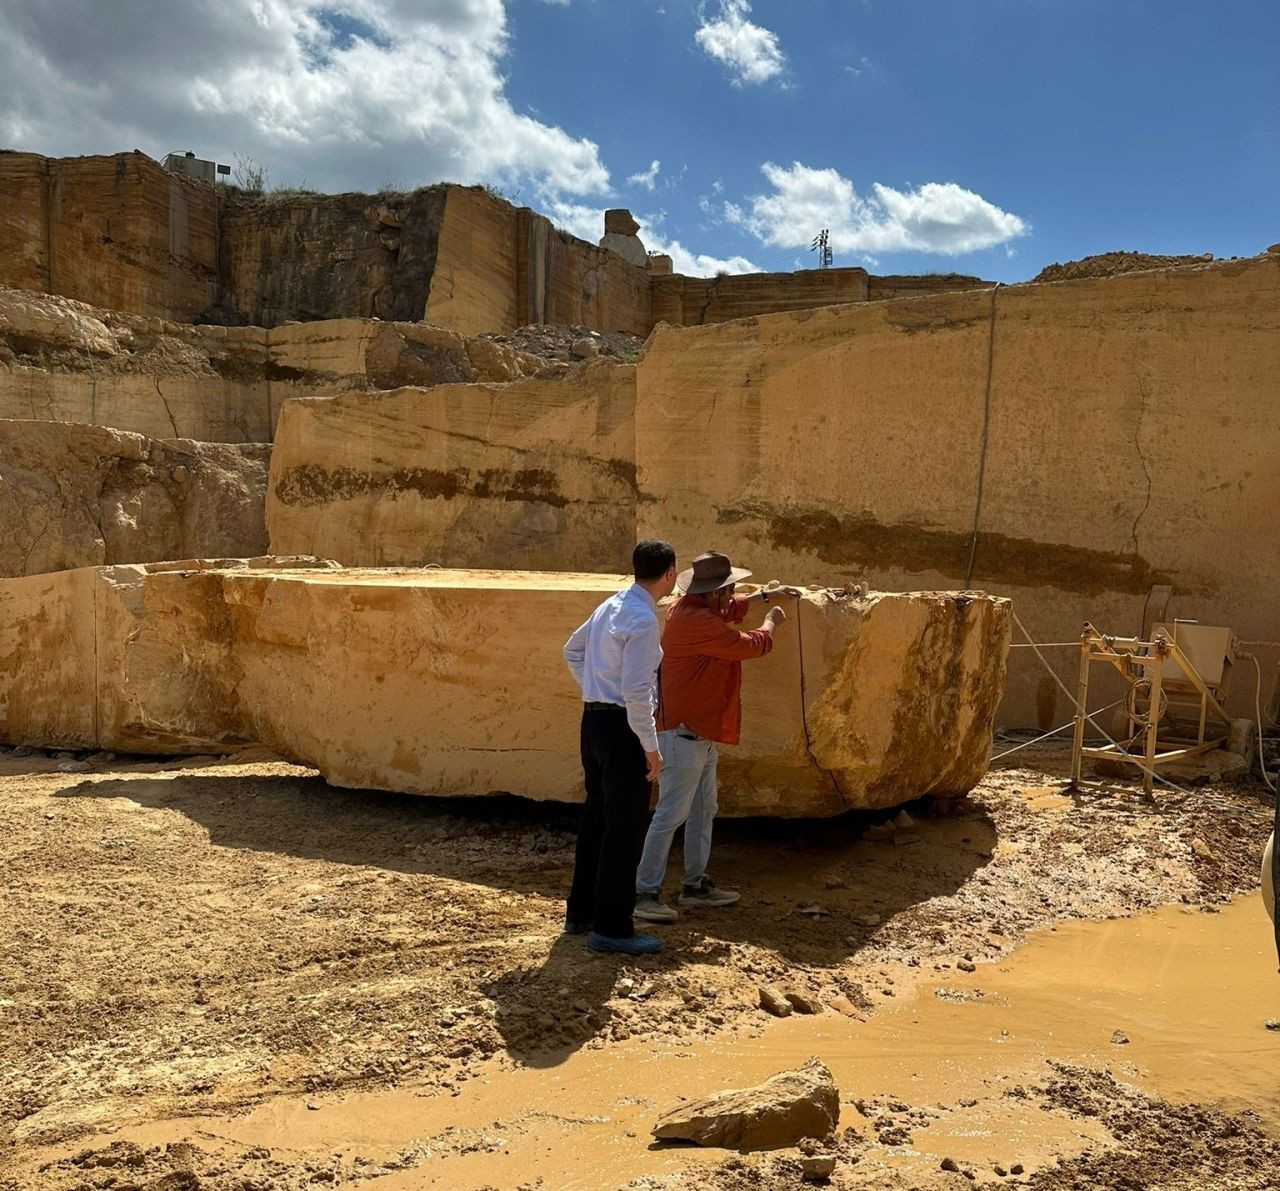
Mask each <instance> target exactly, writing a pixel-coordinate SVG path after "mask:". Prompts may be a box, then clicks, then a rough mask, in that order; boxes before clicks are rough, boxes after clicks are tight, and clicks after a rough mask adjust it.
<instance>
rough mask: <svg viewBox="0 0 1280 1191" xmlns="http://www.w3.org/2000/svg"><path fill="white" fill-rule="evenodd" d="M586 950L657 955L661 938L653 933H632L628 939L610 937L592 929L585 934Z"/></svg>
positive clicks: (660, 945)
mask: <svg viewBox="0 0 1280 1191" xmlns="http://www.w3.org/2000/svg"><path fill="white" fill-rule="evenodd" d="M587 950H588V951H598V952H600V953H601V954H602V955H607V954H616V955H657V954H658V952H659V951H661V950H662V940H661V939H655V938H654V937H653V935H632V936H631V937H630V938H629V939H611V938H610V937H609V936H608V935H602V934H598V933H597V932H596V931H592V932H591V933H590V934H589V935H588V936H587Z"/></svg>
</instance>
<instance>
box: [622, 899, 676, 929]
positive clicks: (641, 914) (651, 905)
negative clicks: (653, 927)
mask: <svg viewBox="0 0 1280 1191" xmlns="http://www.w3.org/2000/svg"><path fill="white" fill-rule="evenodd" d="M631 916H632V917H633V918H639V919H640V921H641V922H674V921H675V920H676V919H677V918H679V917H680V915H679V914H677V913H676V912H675V910H673V909H672V908H671V907H670V906H667V905H663V903H662V902H660V901H659V900H658V899H657V898H656V897H649V896H647V895H646V894H639V895H637V897H636V908H635V912H634V913H633V914H632V915H631Z"/></svg>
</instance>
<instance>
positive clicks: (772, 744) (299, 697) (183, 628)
mask: <svg viewBox="0 0 1280 1191" xmlns="http://www.w3.org/2000/svg"><path fill="white" fill-rule="evenodd" d="M623 582H624V581H623V580H621V579H619V578H611V577H609V576H599V575H573V574H568V575H564V574H521V573H510V572H496V571H488V572H485V571H443V570H428V571H413V572H396V571H365V572H361V571H346V570H305V569H296V568H295V569H277V568H270V567H261V566H253V565H247V566H239V567H227V566H223V565H221V564H216V563H211V564H168V565H166V566H165V567H153V568H144V567H136V568H129V567H116V568H104V569H102V570H83V571H74V572H65V573H63V574H60V575H51V576H44V577H37V578H33V579H24V580H11V581H7V582H5V583H0V612H2V613H3V614H4V615H3V616H2V617H0V623H2V624H3V628H0V654H2V655H3V656H6V657H7V658H8V659H9V661H10V665H9V668H8V669H7V671H6V672H5V673H4V674H3V675H0V739H4V740H5V741H7V742H9V743H13V744H36V745H49V744H54V745H60V746H64V747H85V748H89V747H104V748H113V749H117V750H134V751H155V752H183V751H186V752H201V751H205V750H207V749H211V748H217V747H219V746H222V745H225V744H226V743H228V742H230V741H243V740H256V741H260V742H262V743H264V744H266V745H268V746H270V747H271V748H273V749H275V750H276V751H278V752H280V753H282V754H283V755H285V756H288V757H291V758H293V759H295V760H297V761H299V762H302V763H304V764H308V765H313V766H315V767H316V768H317V769H319V770H320V772H321V773H322V774H324V776H325V777H326V778H327V779H328V780H329V781H330V782H332V783H333V784H335V785H340V786H349V787H357V788H374V789H383V790H397V791H403V792H408V793H417V794H432V795H452V796H458V795H484V794H491V793H500V792H507V793H514V794H519V795H522V796H524V797H528V798H534V799H556V800H562V801H576V800H578V799H580V798H581V773H580V768H579V760H578V721H579V718H580V708H581V703H580V695H579V692H578V691H577V689H576V687H575V686H574V684H573V682H572V679H571V678H570V676H569V674H568V672H567V670H566V668H565V666H564V662H563V659H562V657H561V652H560V651H561V646H562V644H563V642H564V640H565V639H566V638H567V637H568V636H569V634H570V633H571V632H572V630H573V629H574V628H575V627H576V626H577V625H578V624H579V623H581V621H582V620H584V619H585V618H586V617H587V615H589V614H590V612H591V610H592V608H594V607H595V605H596V604H597V603H598V602H599V601H600V600H602V599H604V598H605V597H606V596H607V595H608V594H610V592H612V591H616V590H617V589H618V587H619V586H620V585H621V584H622V583H623ZM793 612H794V613H795V615H793V617H792V621H791V622H789V623H788V624H787V625H785V626H784V627H783V629H782V630H781V631H780V633H779V635H778V644H777V647H776V648H775V649H774V651H773V653H772V654H770V655H769V656H768V657H767V658H764V659H761V660H759V661H758V662H754V663H750V664H748V665H746V666H745V668H744V735H743V744H742V745H741V746H738V747H736V748H726V749H725V750H723V753H722V759H721V770H720V773H721V789H720V804H721V809H722V811H723V813H726V814H730V815H750V814H775V815H784V816H796V817H808V816H828V815H834V814H838V813H840V812H841V811H843V810H845V809H849V808H854V807H874V806H891V805H894V804H896V803H900V802H904V801H907V800H909V799H911V798H914V797H916V796H918V795H920V794H923V793H925V792H932V793H934V794H937V795H944V796H947V795H959V794H962V793H964V792H966V791H967V790H969V789H970V788H972V786H973V785H974V784H976V782H977V781H978V780H979V778H980V777H981V776H982V774H983V772H984V771H985V768H986V761H987V756H988V752H989V749H990V743H991V724H992V717H993V715H994V712H995V707H996V704H997V703H998V701H999V698H1000V693H1001V687H1002V679H1003V673H1004V657H1005V650H1006V647H1007V643H1008V606H1007V604H1006V603H1005V602H1004V601H1001V600H995V599H990V598H988V597H984V596H976V595H956V594H948V593H910V594H877V595H871V596H868V597H865V598H855V597H852V596H849V597H845V596H840V595H836V594H833V593H828V592H812V593H809V594H808V595H807V596H806V597H805V598H804V600H803V601H802V602H801V603H800V605H799V607H798V609H797V608H793ZM801 634H803V642H804V658H803V667H802V665H801V658H800V652H799V650H798V647H797V646H798V638H799V637H800V636H801ZM49 658H53V659H55V661H54V664H53V666H52V667H49V666H47V665H46V663H47V660H48V659H49ZM193 659H194V660H193ZM802 672H803V689H804V692H805V698H803V699H802V697H801V689H802V682H801V676H802Z"/></svg>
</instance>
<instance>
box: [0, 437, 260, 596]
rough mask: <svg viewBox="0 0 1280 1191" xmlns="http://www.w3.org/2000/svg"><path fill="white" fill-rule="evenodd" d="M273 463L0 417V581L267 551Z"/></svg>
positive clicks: (214, 447)
mask: <svg viewBox="0 0 1280 1191" xmlns="http://www.w3.org/2000/svg"><path fill="white" fill-rule="evenodd" d="M269 454H270V447H268V446H266V445H265V444H252V443H244V444H231V443H201V442H192V441H191V440H189V439H172V440H169V441H164V442H162V441H160V440H158V439H152V438H146V437H144V436H143V435H140V434H128V433H126V432H125V431H122V430H109V429H107V428H106V427H103V426H86V425H77V424H73V423H69V422H39V421H36V422H32V421H11V420H0V576H11V575H34V574H38V573H40V572H42V571H59V570H70V569H74V568H76V567H87V566H97V565H100V564H103V563H130V562H159V561H162V560H164V559H169V558H191V557H229V558H244V557H252V556H254V555H259V554H262V553H263V552H264V551H265V550H266V545H267V530H266V516H265V507H266V489H267V459H268V455H269Z"/></svg>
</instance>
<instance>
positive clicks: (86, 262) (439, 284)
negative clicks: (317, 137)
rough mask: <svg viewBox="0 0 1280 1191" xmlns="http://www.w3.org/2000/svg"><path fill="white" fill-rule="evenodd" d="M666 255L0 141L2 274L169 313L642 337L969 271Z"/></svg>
mask: <svg viewBox="0 0 1280 1191" xmlns="http://www.w3.org/2000/svg"><path fill="white" fill-rule="evenodd" d="M622 214H624V215H625V212H623V213H622ZM614 239H615V240H617V239H618V237H616V236H615V237H614ZM624 239H625V237H624ZM634 244H635V245H636V246H637V247H639V241H638V240H636V241H634ZM640 251H641V255H643V251H642V249H641V250H640ZM669 269H670V260H669V258H661V260H648V261H644V262H643V263H641V264H637V263H635V262H634V261H629V260H626V259H624V257H623V256H622V255H619V254H618V253H616V252H613V251H609V250H607V249H605V248H601V247H599V246H598V245H595V244H589V243H587V242H586V241H584V240H580V239H578V238H577V237H575V236H571V235H570V234H569V233H568V232H565V231H561V230H559V229H558V228H556V227H555V226H554V225H553V224H552V223H551V221H550V220H549V219H547V218H546V217H545V216H542V215H539V214H538V213H537V212H535V211H532V210H530V209H529V208H527V207H516V206H514V205H512V204H511V203H509V202H507V201H506V200H505V199H503V198H501V197H499V196H497V195H495V194H493V193H490V192H489V191H486V190H484V189H483V188H481V187H465V186H455V185H449V184H439V185H435V186H428V187H423V188H421V189H419V190H416V191H413V192H412V193H400V192H391V191H388V192H383V193H380V194H377V195H366V194H339V195H321V194H309V193H305V192H269V193H266V194H261V195H253V194H246V193H244V192H241V191H236V190H232V189H229V188H227V187H213V186H209V185H207V184H205V183H203V182H198V181H196V180H194V179H191V178H186V177H183V176H180V175H176V174H170V173H168V172H167V171H165V170H164V169H163V168H162V167H161V166H160V165H159V164H158V163H157V162H155V161H153V160H151V158H149V157H147V156H146V155H145V154H143V153H140V152H137V151H135V152H133V153H120V154H115V155H113V156H101V157H69V158H48V157H41V156H40V155H38V154H35V153H16V152H0V285H7V286H12V287H14V288H17V289H24V290H31V291H36V292H41V293H50V294H60V295H63V296H66V297H69V298H74V299H76V300H78V301H81V302H86V303H89V304H92V305H96V306H101V307H105V308H107V309H110V310H114V311H118V312H122V313H131V314H140V315H146V316H152V317H156V318H162V319H165V320H169V321H173V322H188V323H189V322H201V323H212V324H216V325H222V326H246V325H247V326H254V327H266V328H274V327H279V326H281V325H282V324H284V323H286V322H290V321H301V322H310V321H317V320H324V319H338V318H377V319H382V320H383V321H395V322H418V321H425V322H428V323H431V324H433V325H436V326H440V327H444V328H446V329H449V330H452V331H456V332H458V333H460V334H464V335H477V334H481V333H485V332H505V331H511V330H514V329H516V328H517V327H521V326H527V325H529V324H531V323H552V324H576V325H581V326H586V327H590V328H592V329H594V330H599V331H621V332H626V333H627V334H633V335H641V336H644V335H647V334H648V333H649V332H650V331H651V330H652V329H653V327H654V326H655V325H656V324H657V323H658V322H669V323H676V324H678V325H698V324H702V323H709V322H723V321H725V320H727V319H733V318H740V317H744V316H748V315H756V314H762V313H767V312H771V311H779V310H793V309H803V308H808V307H812V306H819V305H829V304H832V303H839V302H860V301H866V300H867V299H868V297H870V298H872V299H875V298H884V297H891V296H896V295H899V294H902V293H904V292H913V293H914V292H920V291H921V290H933V289H938V288H943V289H951V288H958V287H962V286H965V285H981V284H982V283H981V282H980V281H978V279H976V278H965V277H959V276H957V275H949V276H947V277H932V278H880V279H877V278H869V277H868V275H867V273H866V271H865V270H863V269H856V268H853V269H826V270H810V271H804V272H800V273H759V274H750V275H747V276H723V277H716V278H710V279H706V278H695V277H681V276H678V275H674V276H673V275H670V274H669Z"/></svg>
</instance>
